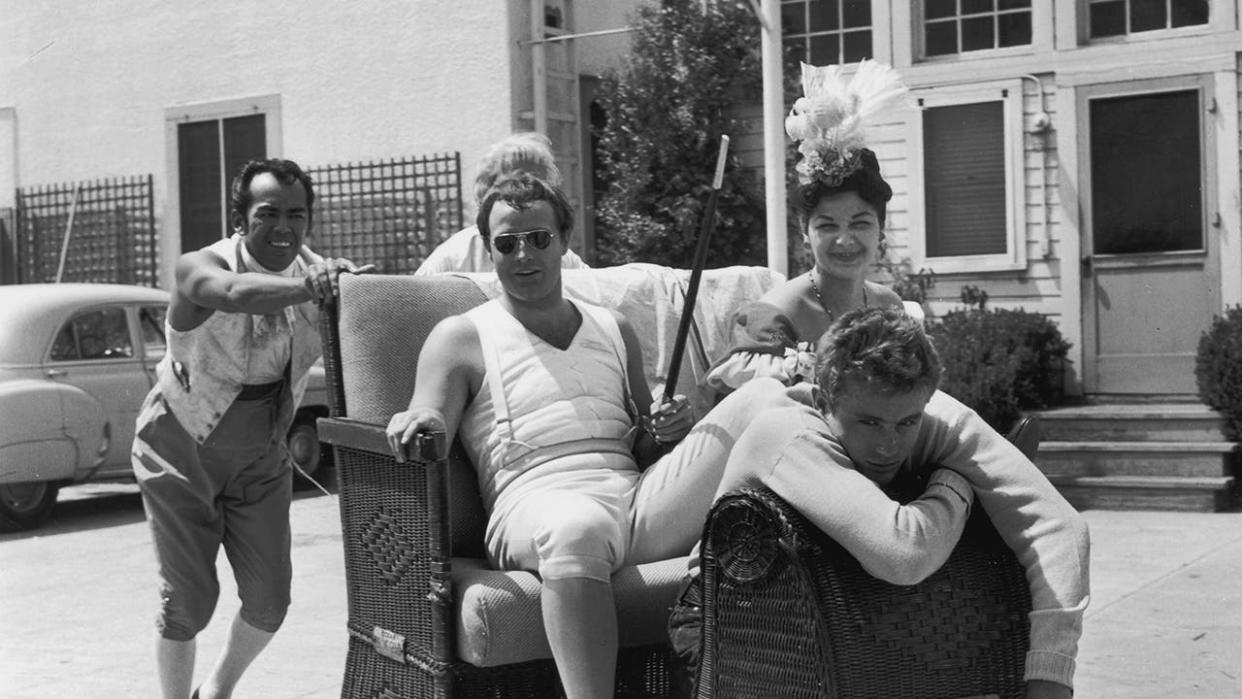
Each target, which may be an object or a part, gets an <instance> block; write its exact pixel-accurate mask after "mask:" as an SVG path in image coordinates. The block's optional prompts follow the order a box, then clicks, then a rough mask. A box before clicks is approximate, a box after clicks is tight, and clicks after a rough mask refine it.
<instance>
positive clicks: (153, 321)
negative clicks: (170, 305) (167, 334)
mask: <svg viewBox="0 0 1242 699" xmlns="http://www.w3.org/2000/svg"><path fill="white" fill-rule="evenodd" d="M167 312H168V309H166V308H164V307H163V306H143V307H142V308H140V309H138V325H139V327H141V328H142V346H143V350H144V352H145V353H146V356H148V357H150V356H152V355H158V354H163V353H164V316H165V314H167Z"/></svg>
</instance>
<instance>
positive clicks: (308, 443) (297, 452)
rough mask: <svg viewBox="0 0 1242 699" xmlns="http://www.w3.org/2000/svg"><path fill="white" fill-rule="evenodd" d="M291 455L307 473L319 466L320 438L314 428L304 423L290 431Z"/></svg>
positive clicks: (312, 471)
mask: <svg viewBox="0 0 1242 699" xmlns="http://www.w3.org/2000/svg"><path fill="white" fill-rule="evenodd" d="M289 455H290V456H292V457H293V460H294V462H296V463H297V465H298V466H299V467H300V468H301V469H302V470H303V471H305V472H306V473H308V474H309V473H314V472H315V469H316V468H318V467H319V439H318V437H317V436H316V435H315V430H314V428H311V427H307V426H306V425H302V426H299V427H295V428H293V431H292V432H290V433H289Z"/></svg>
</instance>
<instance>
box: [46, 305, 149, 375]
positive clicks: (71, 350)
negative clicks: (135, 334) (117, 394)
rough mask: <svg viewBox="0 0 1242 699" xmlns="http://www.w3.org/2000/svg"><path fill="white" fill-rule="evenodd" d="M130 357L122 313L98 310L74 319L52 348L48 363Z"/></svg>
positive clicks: (131, 350)
mask: <svg viewBox="0 0 1242 699" xmlns="http://www.w3.org/2000/svg"><path fill="white" fill-rule="evenodd" d="M132 356H134V345H133V342H132V341H131V339H130V337H129V322H128V321H127V320H126V318H125V309H123V308H119V307H115V306H114V307H110V308H101V309H97V310H93V311H88V312H86V313H81V314H79V315H77V316H74V317H73V319H72V320H70V321H69V322H68V323H65V325H64V327H62V328H61V329H60V332H59V333H57V335H56V342H55V343H53V345H52V359H53V360H57V361H66V360H75V359H120V358H124V357H132Z"/></svg>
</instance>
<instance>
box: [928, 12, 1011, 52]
mask: <svg viewBox="0 0 1242 699" xmlns="http://www.w3.org/2000/svg"><path fill="white" fill-rule="evenodd" d="M922 8H923V53H924V55H925V56H946V55H951V54H958V53H965V52H967V51H986V50H989V49H999V48H1008V47H1011V46H1028V45H1030V43H1031V0H923V2H922Z"/></svg>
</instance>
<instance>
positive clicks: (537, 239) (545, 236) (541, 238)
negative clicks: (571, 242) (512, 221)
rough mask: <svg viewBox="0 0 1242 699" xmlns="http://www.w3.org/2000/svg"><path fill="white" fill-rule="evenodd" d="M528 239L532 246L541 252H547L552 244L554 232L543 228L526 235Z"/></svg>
mask: <svg viewBox="0 0 1242 699" xmlns="http://www.w3.org/2000/svg"><path fill="white" fill-rule="evenodd" d="M526 239H527V240H529V241H530V243H531V245H534V246H535V247H537V248H539V249H540V250H546V249H547V247H548V244H549V243H551V242H552V231H547V230H544V229H542V228H540V229H539V230H534V231H530V232H529V233H527V234H526Z"/></svg>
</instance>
